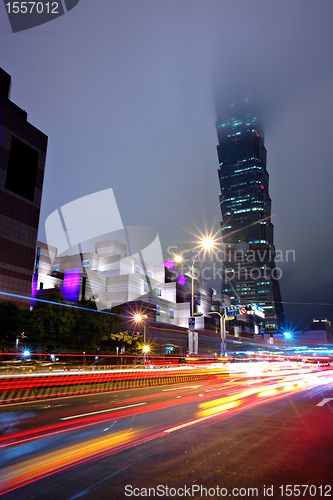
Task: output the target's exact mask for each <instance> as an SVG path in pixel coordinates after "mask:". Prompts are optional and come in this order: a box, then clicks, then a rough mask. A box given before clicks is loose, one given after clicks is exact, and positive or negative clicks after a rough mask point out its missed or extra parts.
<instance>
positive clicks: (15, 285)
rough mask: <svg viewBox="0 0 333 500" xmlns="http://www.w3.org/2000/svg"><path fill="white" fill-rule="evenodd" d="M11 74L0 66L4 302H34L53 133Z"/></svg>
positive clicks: (0, 229) (0, 256)
mask: <svg viewBox="0 0 333 500" xmlns="http://www.w3.org/2000/svg"><path fill="white" fill-rule="evenodd" d="M10 90H11V77H10V75H9V74H8V73H6V72H5V71H4V70H3V69H1V68H0V292H5V293H8V294H13V296H8V295H7V296H6V295H4V294H1V293H0V302H15V303H18V304H20V305H30V303H29V302H28V301H22V300H19V299H15V296H14V294H16V295H24V296H31V287H32V280H33V273H34V263H35V251H36V241H37V231H38V223H39V212H40V204H41V198H42V186H43V179H44V167H45V157H46V148H47V136H46V135H45V134H43V133H42V132H40V131H39V130H38V129H37V128H35V127H34V126H33V125H31V124H30V123H29V122H28V121H27V113H26V112H25V111H23V109H21V108H19V107H18V106H16V104H14V103H13V102H12V101H10Z"/></svg>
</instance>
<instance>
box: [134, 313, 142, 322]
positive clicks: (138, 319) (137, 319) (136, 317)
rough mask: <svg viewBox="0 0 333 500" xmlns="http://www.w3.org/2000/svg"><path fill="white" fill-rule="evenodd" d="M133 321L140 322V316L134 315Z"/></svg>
mask: <svg viewBox="0 0 333 500" xmlns="http://www.w3.org/2000/svg"><path fill="white" fill-rule="evenodd" d="M134 321H142V316H141V314H136V315H135V316H134Z"/></svg>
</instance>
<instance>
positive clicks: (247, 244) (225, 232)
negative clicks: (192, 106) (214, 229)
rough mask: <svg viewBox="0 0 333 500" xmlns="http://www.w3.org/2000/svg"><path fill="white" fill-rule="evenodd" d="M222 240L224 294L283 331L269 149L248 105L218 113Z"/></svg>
mask: <svg viewBox="0 0 333 500" xmlns="http://www.w3.org/2000/svg"><path fill="white" fill-rule="evenodd" d="M217 113H218V119H217V124H216V126H217V135H218V144H217V153H218V158H219V163H220V166H219V169H218V175H219V181H220V189H221V191H220V195H219V197H220V207H221V213H222V224H221V230H222V237H223V242H224V244H225V261H224V274H223V280H222V281H223V282H222V293H226V294H228V295H229V296H230V298H231V299H232V303H234V304H237V303H238V304H241V305H246V304H252V303H255V304H257V305H258V306H259V307H262V308H263V309H264V310H265V318H266V332H267V333H271V334H274V333H277V332H280V331H284V328H285V320H284V312H283V306H282V303H281V294H280V286H279V281H278V279H279V277H280V272H279V270H278V269H276V268H275V260H274V257H275V248H274V244H273V224H272V222H271V199H270V197H269V191H268V185H269V175H268V172H267V170H266V154H267V152H266V148H265V146H264V137H263V133H262V130H261V129H260V125H259V123H258V120H257V117H256V116H255V114H254V113H253V112H251V105H250V103H249V101H248V100H245V101H244V102H237V103H236V104H233V105H230V106H229V107H228V109H226V110H222V112H221V110H219V109H218V110H217Z"/></svg>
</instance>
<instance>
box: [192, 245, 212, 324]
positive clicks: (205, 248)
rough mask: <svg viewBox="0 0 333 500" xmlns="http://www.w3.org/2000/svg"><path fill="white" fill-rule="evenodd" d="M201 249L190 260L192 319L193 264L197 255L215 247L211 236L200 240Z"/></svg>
mask: <svg viewBox="0 0 333 500" xmlns="http://www.w3.org/2000/svg"><path fill="white" fill-rule="evenodd" d="M199 246H200V247H201V249H200V250H199V252H198V253H197V254H196V255H195V257H194V258H193V260H192V272H191V274H192V293H191V316H192V317H193V315H194V263H195V260H196V258H197V257H198V255H199V254H200V253H201V252H202V251H203V250H205V251H207V250H213V249H214V248H215V246H216V240H215V239H214V238H213V237H212V236H205V237H204V238H202V239H201V241H200V245H199Z"/></svg>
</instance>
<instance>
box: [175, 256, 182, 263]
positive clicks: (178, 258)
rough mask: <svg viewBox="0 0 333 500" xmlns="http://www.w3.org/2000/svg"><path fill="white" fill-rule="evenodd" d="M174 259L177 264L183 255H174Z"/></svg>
mask: <svg viewBox="0 0 333 500" xmlns="http://www.w3.org/2000/svg"><path fill="white" fill-rule="evenodd" d="M174 261H175V262H177V264H179V263H180V262H183V257H182V256H181V255H175V258H174Z"/></svg>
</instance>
